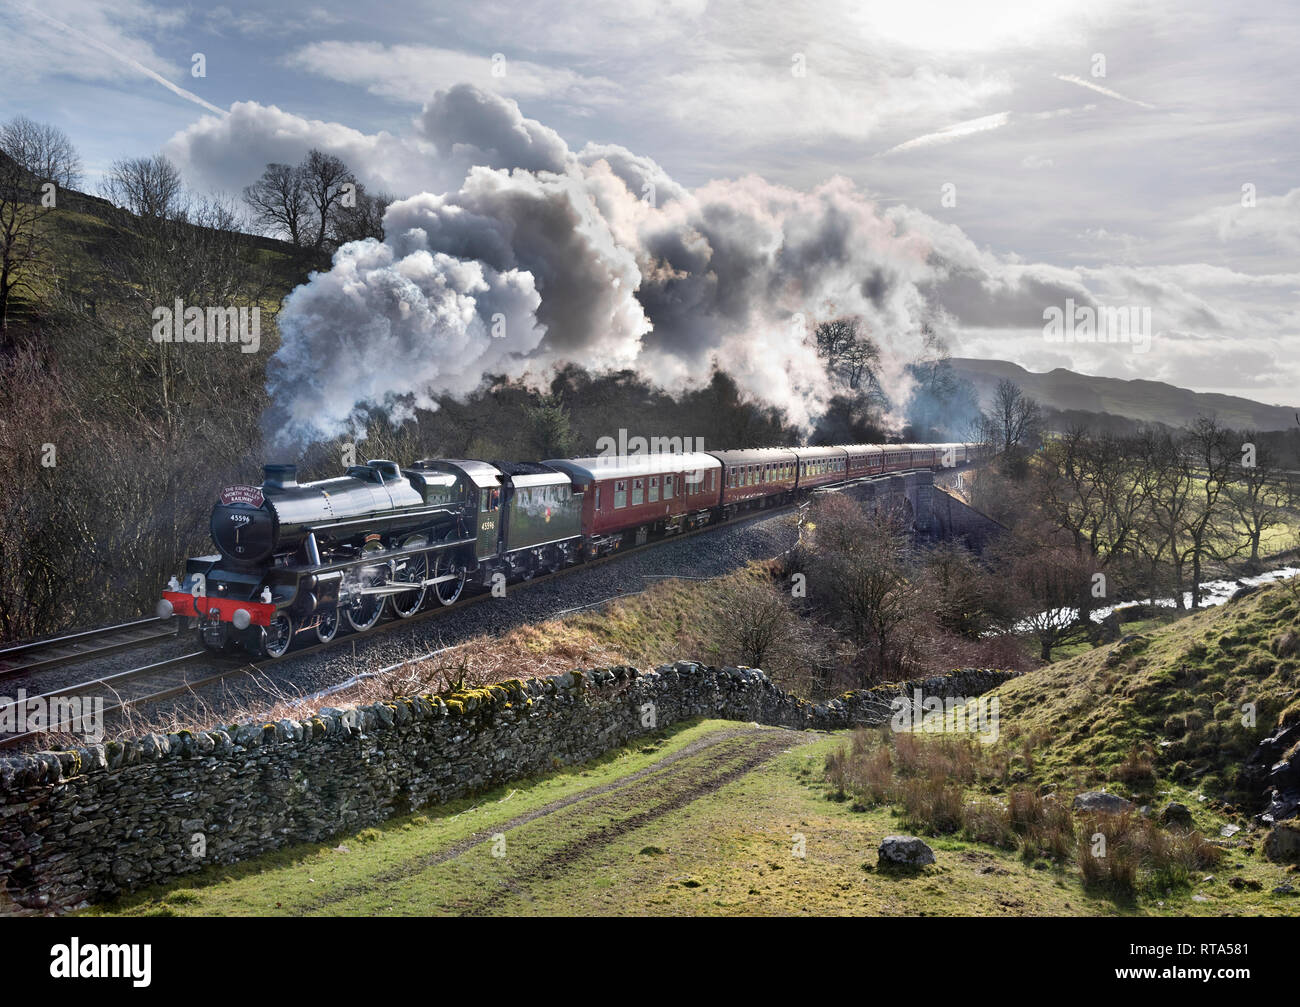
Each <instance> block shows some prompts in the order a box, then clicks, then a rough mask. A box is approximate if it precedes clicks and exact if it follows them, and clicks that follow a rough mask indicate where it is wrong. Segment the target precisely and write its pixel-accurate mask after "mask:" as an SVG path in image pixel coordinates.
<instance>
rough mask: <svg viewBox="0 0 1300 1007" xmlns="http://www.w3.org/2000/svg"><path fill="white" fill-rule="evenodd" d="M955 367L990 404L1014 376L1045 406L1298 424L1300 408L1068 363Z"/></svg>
mask: <svg viewBox="0 0 1300 1007" xmlns="http://www.w3.org/2000/svg"><path fill="white" fill-rule="evenodd" d="M952 366H953V368H954V370H955V371H956V372H957V373H958V374H960V375H961V376H962V377H965V378H966V379H968V380H969V381H971V382H972V383H973V384H974V385H975V389H976V391H977V392H978V393H979V397H980V403H981V405H985V406H986V405H987V404H988V402H989V400H990V399H991V398H992V395H993V390H994V388H996V387H997V383H998V382H999V381H1000V380H1002V379H1003V378H1010V379H1011V380H1012V381H1014V382H1015V383H1016V384H1018V385H1019V386H1020V387H1021V388H1022V389H1024V391H1025V393H1026V394H1027V395H1029V396H1031V397H1032V398H1035V399H1037V400H1038V401H1039V402H1040V403H1042V404H1043V405H1044V406H1046V407H1048V408H1050V409H1054V410H1059V411H1063V412H1064V411H1071V410H1077V411H1081V412H1089V413H1109V414H1110V415H1112V416H1124V417H1127V418H1129V419H1132V420H1140V421H1142V422H1146V423H1165V424H1168V425H1169V426H1182V425H1184V424H1186V423H1189V422H1190V421H1191V420H1193V419H1195V418H1196V417H1197V416H1198V415H1200V414H1208V415H1214V416H1216V417H1217V418H1218V419H1219V420H1220V421H1221V422H1223V423H1225V424H1226V425H1228V426H1230V427H1234V428H1236V429H1239V430H1240V429H1254V430H1288V429H1294V428H1295V424H1296V419H1295V415H1296V410H1295V409H1290V408H1287V407H1284V406H1269V405H1265V404H1264V403H1262V402H1255V401H1253V400H1252V399H1244V398H1241V397H1239V396H1236V395H1218V394H1214V393H1211V392H1194V391H1191V390H1190V389H1187V388H1179V387H1178V386H1176V385H1170V384H1166V383H1165V382H1163V381H1142V380H1133V381H1129V380H1124V379H1122V378H1101V377H1095V376H1093V375H1091V374H1076V373H1075V372H1074V371H1067V370H1066V369H1065V368H1063V367H1058V368H1056V370H1053V371H1047V372H1046V373H1036V372H1034V371H1027V370H1025V369H1024V368H1023V367H1021V366H1020V365H1019V364H1013V363H1011V362H1009V361H1006V360H976V359H973V358H970V357H953V358H952Z"/></svg>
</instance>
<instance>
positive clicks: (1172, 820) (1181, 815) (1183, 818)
mask: <svg viewBox="0 0 1300 1007" xmlns="http://www.w3.org/2000/svg"><path fill="white" fill-rule="evenodd" d="M1160 823H1161V824H1162V825H1165V826H1171V825H1172V826H1175V827H1177V828H1180V829H1190V828H1191V827H1192V811H1191V809H1190V808H1189V807H1188V806H1187V805H1186V804H1179V803H1178V802H1177V801H1170V802H1169V803H1168V804H1166V805H1165V810H1164V811H1162V812H1160Z"/></svg>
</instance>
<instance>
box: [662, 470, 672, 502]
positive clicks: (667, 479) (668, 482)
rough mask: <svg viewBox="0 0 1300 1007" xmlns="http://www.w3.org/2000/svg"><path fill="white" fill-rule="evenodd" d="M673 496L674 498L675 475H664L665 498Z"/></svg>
mask: <svg viewBox="0 0 1300 1007" xmlns="http://www.w3.org/2000/svg"><path fill="white" fill-rule="evenodd" d="M672 498H673V477H672V476H664V499H665V500H671V499H672Z"/></svg>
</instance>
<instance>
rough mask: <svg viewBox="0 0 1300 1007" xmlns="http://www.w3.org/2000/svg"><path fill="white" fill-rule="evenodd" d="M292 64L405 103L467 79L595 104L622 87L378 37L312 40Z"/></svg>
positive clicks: (519, 93)
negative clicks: (387, 41) (371, 39)
mask: <svg viewBox="0 0 1300 1007" xmlns="http://www.w3.org/2000/svg"><path fill="white" fill-rule="evenodd" d="M286 63H287V64H288V65H289V66H291V67H294V68H297V69H302V70H306V71H308V72H309V73H313V74H316V75H318V76H321V77H327V78H329V79H330V80H336V81H340V82H342V83H345V84H354V85H358V86H361V87H364V88H366V90H368V91H369V92H370V93H371V94H374V95H378V96H380V97H383V98H388V99H391V100H394V101H398V102H403V103H412V102H413V101H414V102H418V100H419V99H418V98H415V97H414V96H416V95H426V94H429V93H431V92H432V91H435V90H437V89H439V88H446V87H449V86H450V85H453V84H458V83H468V84H473V85H475V86H476V87H479V88H482V89H484V90H487V91H492V92H496V93H501V94H508V95H512V96H514V97H517V98H546V99H549V100H553V101H565V100H572V101H577V102H580V103H581V104H583V105H587V106H591V105H598V104H602V103H608V102H609V101H611V100H613V99H614V97H615V96H616V95H617V94H618V93H619V88H618V87H617V86H616V85H615V84H614V82H613V81H611V80H609V79H608V78H605V77H601V76H598V75H584V74H581V73H578V72H576V71H574V70H572V69H569V68H568V67H554V66H548V65H546V64H544V63H536V62H532V61H530V60H525V59H518V58H514V57H512V56H511V55H510V54H509V53H502V52H491V51H479V52H465V51H462V50H457V49H448V48H444V47H440V46H430V45H411V44H404V45H384V44H382V43H379V42H352V41H348V42H344V41H334V40H331V41H322V42H311V43H308V44H307V45H304V46H300V47H299V48H297V49H295V50H294V51H293V52H291V53H289V54H288V56H287V57H286Z"/></svg>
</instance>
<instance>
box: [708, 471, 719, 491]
mask: <svg viewBox="0 0 1300 1007" xmlns="http://www.w3.org/2000/svg"><path fill="white" fill-rule="evenodd" d="M716 471H717V470H716V469H714V470H713V471H712V472H710V473H709V489H711V490H712V489H717V488H718V484H717V482H715V477H714V472H716Z"/></svg>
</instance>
